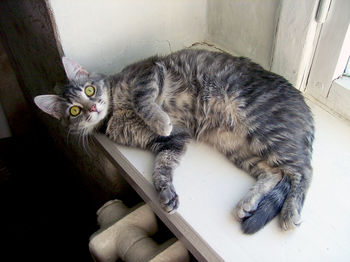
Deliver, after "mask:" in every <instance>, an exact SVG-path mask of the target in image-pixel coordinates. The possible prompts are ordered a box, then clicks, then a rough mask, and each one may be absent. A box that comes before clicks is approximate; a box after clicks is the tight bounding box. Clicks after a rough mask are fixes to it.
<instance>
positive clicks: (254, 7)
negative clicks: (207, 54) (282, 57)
mask: <svg viewBox="0 0 350 262" xmlns="http://www.w3.org/2000/svg"><path fill="white" fill-rule="evenodd" d="M279 2H280V1H279V0H265V1H260V0H249V1H246V0H215V1H214V0H209V1H208V21H207V23H208V39H207V40H208V41H209V42H211V43H213V44H216V45H218V46H219V47H222V48H224V49H226V50H228V51H230V52H232V53H234V54H236V55H241V56H246V57H249V58H251V59H253V60H254V61H255V62H258V63H259V64H261V65H262V66H264V67H265V68H269V67H270V63H271V55H272V49H273V43H274V34H275V31H276V24H277V18H278V15H279Z"/></svg>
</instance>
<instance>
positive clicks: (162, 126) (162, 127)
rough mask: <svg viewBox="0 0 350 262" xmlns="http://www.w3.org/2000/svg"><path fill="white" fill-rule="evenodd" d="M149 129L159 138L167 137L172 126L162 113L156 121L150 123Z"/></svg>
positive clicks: (168, 118)
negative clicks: (159, 136)
mask: <svg viewBox="0 0 350 262" xmlns="http://www.w3.org/2000/svg"><path fill="white" fill-rule="evenodd" d="M150 127H151V129H152V130H153V131H154V132H156V133H157V134H158V135H161V136H169V135H170V134H171V131H172V130H173V125H172V123H171V121H170V117H169V116H168V115H167V114H166V113H164V112H162V113H160V114H159V115H158V117H157V118H156V119H153V121H152V122H150Z"/></svg>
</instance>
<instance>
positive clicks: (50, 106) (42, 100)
mask: <svg viewBox="0 0 350 262" xmlns="http://www.w3.org/2000/svg"><path fill="white" fill-rule="evenodd" d="M34 103H35V104H36V105H37V106H38V107H39V108H40V109H41V110H42V111H44V112H45V113H47V114H49V115H51V116H53V117H55V118H57V119H61V118H62V117H63V114H64V111H63V107H62V103H63V99H62V98H61V97H59V96H57V95H41V96H36V97H34Z"/></svg>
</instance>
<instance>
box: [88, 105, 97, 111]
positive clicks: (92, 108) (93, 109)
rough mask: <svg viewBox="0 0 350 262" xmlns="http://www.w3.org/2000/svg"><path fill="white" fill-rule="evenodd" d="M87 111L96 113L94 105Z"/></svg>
mask: <svg viewBox="0 0 350 262" xmlns="http://www.w3.org/2000/svg"><path fill="white" fill-rule="evenodd" d="M89 111H90V112H97V108H96V104H93V105H92V107H91V108H90V110H89Z"/></svg>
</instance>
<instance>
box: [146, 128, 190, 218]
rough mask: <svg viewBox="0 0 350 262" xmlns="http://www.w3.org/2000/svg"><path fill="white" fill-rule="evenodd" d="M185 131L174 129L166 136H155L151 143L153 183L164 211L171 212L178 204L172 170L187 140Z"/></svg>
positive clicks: (187, 135) (177, 162) (187, 136)
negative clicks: (153, 156)
mask: <svg viewBox="0 0 350 262" xmlns="http://www.w3.org/2000/svg"><path fill="white" fill-rule="evenodd" d="M189 138H190V136H189V134H188V133H187V132H177V131H176V130H175V131H174V132H173V134H171V135H170V136H167V137H157V138H156V139H155V140H154V141H153V142H152V144H151V150H152V151H154V152H156V153H157V155H156V160H155V166H154V171H153V183H154V186H155V189H156V191H157V192H158V194H159V201H160V205H161V207H162V208H163V210H164V211H166V212H168V213H171V212H173V211H175V210H176V209H177V208H178V206H179V197H178V195H177V193H176V191H175V188H174V185H173V182H172V181H173V171H174V169H175V168H176V167H177V165H178V164H179V161H180V158H181V156H182V154H183V153H184V151H185V147H186V144H187V142H188V141H189Z"/></svg>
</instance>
